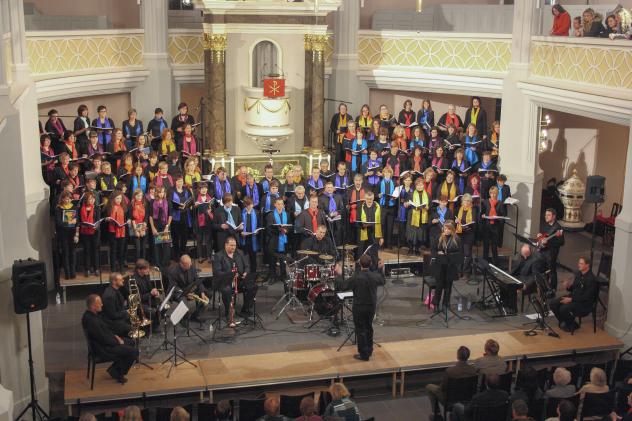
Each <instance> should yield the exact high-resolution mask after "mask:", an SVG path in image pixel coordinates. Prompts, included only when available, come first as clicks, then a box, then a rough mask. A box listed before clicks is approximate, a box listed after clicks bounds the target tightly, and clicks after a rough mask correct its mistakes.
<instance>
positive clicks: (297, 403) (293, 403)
mask: <svg viewBox="0 0 632 421" xmlns="http://www.w3.org/2000/svg"><path fill="white" fill-rule="evenodd" d="M303 398H312V399H314V392H312V393H307V394H305V395H299V396H290V395H281V399H280V400H281V414H282V415H284V416H286V417H288V418H298V417H300V416H301V401H302V400H303Z"/></svg>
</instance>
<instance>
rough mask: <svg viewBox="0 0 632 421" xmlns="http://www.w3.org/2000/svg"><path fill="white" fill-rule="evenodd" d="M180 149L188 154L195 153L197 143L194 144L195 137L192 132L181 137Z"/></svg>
mask: <svg viewBox="0 0 632 421" xmlns="http://www.w3.org/2000/svg"><path fill="white" fill-rule="evenodd" d="M182 150H183V151H184V152H186V153H188V154H189V155H195V154H196V153H197V145H196V144H195V137H193V135H192V134H190V135H186V134H185V135H184V137H183V138H182Z"/></svg>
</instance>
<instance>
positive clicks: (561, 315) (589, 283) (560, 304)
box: [549, 257, 599, 332]
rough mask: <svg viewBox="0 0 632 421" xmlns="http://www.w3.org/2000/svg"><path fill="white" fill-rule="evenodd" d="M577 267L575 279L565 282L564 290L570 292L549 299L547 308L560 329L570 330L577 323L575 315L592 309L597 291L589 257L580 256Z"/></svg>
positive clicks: (597, 287)
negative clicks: (557, 321) (558, 322)
mask: <svg viewBox="0 0 632 421" xmlns="http://www.w3.org/2000/svg"><path fill="white" fill-rule="evenodd" d="M577 268H578V269H579V270H578V271H577V273H575V279H574V280H573V281H572V282H570V281H567V282H565V286H566V290H567V291H569V292H570V294H568V295H565V296H563V297H559V298H552V299H551V300H549V308H550V309H551V311H552V312H553V314H555V317H557V320H559V321H560V325H561V328H562V330H564V331H566V332H572V331H574V330H576V329H577V328H578V327H579V325H578V324H577V322H576V321H575V317H584V316H587V315H588V314H590V313H591V312H592V310H593V304H594V302H595V300H596V299H597V294H598V293H599V284H598V283H597V279H596V278H595V275H593V273H592V272H591V271H590V259H588V258H587V257H580V258H579V261H578V262H577Z"/></svg>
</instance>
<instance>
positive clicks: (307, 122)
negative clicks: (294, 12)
mask: <svg viewBox="0 0 632 421" xmlns="http://www.w3.org/2000/svg"><path fill="white" fill-rule="evenodd" d="M303 96H304V107H305V111H304V113H303V152H309V151H310V150H311V140H312V137H311V132H310V130H311V128H312V127H311V125H312V35H310V34H305V91H304V95H303Z"/></svg>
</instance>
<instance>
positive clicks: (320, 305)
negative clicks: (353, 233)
mask: <svg viewBox="0 0 632 421" xmlns="http://www.w3.org/2000/svg"><path fill="white" fill-rule="evenodd" d="M356 248H357V246H355V245H353V244H346V245H344V246H340V247H338V250H340V251H342V250H344V252H343V253H341V254H345V259H344V267H343V270H344V276H345V278H347V277H349V276H351V274H352V273H353V270H354V268H355V261H354V259H353V251H354V250H355V249H356ZM296 253H297V255H298V256H299V258H298V259H297V260H296V261H294V262H293V263H288V265H287V272H288V277H287V280H286V291H287V292H286V293H285V295H284V296H283V297H281V299H280V300H279V301H278V302H277V303H276V304H275V305H274V307H272V311H274V310H275V309H276V308H277V307H278V306H279V305H280V304H281V303H283V302H284V301H286V300H287V302H286V303H285V305H284V306H283V308H282V309H281V311H279V313H278V314H277V316H276V317H277V319H278V318H279V316H281V314H283V312H284V311H285V310H286V309H288V308H291V309H293V310H301V311H303V312H306V311H305V306H308V308H309V320H312V315H313V313H314V312H316V314H318V315H319V316H320V317H321V318H322V317H327V316H328V315H330V314H331V313H332V311H333V310H334V309H335V308H336V282H335V280H336V277H337V274H336V259H335V257H334V256H331V255H329V254H320V253H318V252H317V251H314V250H298V251H297V252H296Z"/></svg>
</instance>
